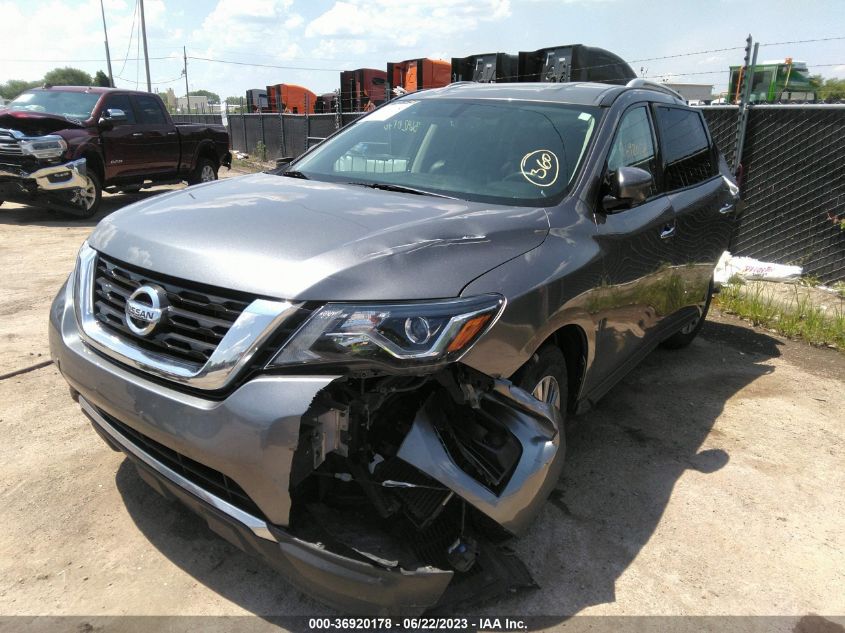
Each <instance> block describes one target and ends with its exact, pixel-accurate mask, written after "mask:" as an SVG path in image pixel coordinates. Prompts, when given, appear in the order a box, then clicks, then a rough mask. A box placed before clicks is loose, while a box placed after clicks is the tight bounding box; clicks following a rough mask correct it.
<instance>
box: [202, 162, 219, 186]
mask: <svg viewBox="0 0 845 633" xmlns="http://www.w3.org/2000/svg"><path fill="white" fill-rule="evenodd" d="M213 180H217V178H216V176H215V175H214V168H213V167H212V166H211V165H203V166H202V171H201V172H200V182H212V181H213Z"/></svg>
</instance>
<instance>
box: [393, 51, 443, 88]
mask: <svg viewBox="0 0 845 633" xmlns="http://www.w3.org/2000/svg"><path fill="white" fill-rule="evenodd" d="M387 81H388V85H387V90H388V94H389V93H390V92H391V91H392V90H393V89H394V88H403V89H404V90H406V91H407V92H414V91H415V90H423V89H424V88H442V87H443V86H448V85H449V84H450V83H452V64H451V63H449V62H447V61H444V60H442V59H409V60H406V61H404V62H395V63H394V62H388V64H387ZM391 96H394V95H391Z"/></svg>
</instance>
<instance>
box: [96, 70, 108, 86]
mask: <svg viewBox="0 0 845 633" xmlns="http://www.w3.org/2000/svg"><path fill="white" fill-rule="evenodd" d="M94 85H95V86H103V87H104V88H110V87H111V82H110V81H109V76H108V75H107V74H106V73H104V72H103V71H102V70H98V71H97V74H96V75H94Z"/></svg>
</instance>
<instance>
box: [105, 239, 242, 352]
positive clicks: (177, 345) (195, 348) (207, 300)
mask: <svg viewBox="0 0 845 633" xmlns="http://www.w3.org/2000/svg"><path fill="white" fill-rule="evenodd" d="M145 284H155V285H157V286H160V287H161V288H163V289H164V290H165V292H166V293H167V300H168V302H169V304H170V307H169V308H168V309H167V317H166V319H164V320H163V321H162V323H161V324H160V325H159V327H158V329H157V330H156V331H155V332H153V334H152V335H150V336H146V337H140V336H137V335H136V334H135V333H133V332H132V331H131V330H130V329H129V328H128V327H127V325H126V322H125V308H126V300H127V299H128V298H129V296H130V295H131V294H132V292H134V291H135V290H136V289H137V288H138V287H140V286H142V285H145ZM249 303H250V301H249V300H247V299H245V298H243V297H239V296H238V297H235V296H224V295H223V294H222V292H219V291H218V292H208V291H206V290H205V289H202V288H200V287H199V286H197V285H195V284H191V283H190V282H183V281H175V280H171V279H170V278H164V277H163V276H160V275H157V274H155V273H150V272H147V271H143V270H140V269H137V268H135V267H133V266H128V265H126V264H123V263H121V262H118V261H115V260H112V259H109V258H107V257H104V256H103V255H99V256H98V258H97V270H96V274H95V276H94V316H95V317H96V319H97V320H98V321H99V322H100V323H102V324H103V325H104V326H105V327H106V328H108V329H109V330H111V331H113V332H115V333H117V334H119V335H121V336H123V337H127V338H130V339H132V342H133V344H135V345H138V346H139V347H144V348H146V349H151V350H154V351H157V352H159V353H164V354H167V355H169V356H172V357H174V358H177V359H179V360H182V361H189V362H193V363H198V364H200V365H202V364H204V363H205V362H206V361H207V360H208V359H209V358H210V357H211V354H212V353H213V352H214V350H215V349H216V348H217V345H218V344H219V343H220V341H221V340H222V339H223V337H224V336H226V333H227V332H228V331H229V328H230V327H231V326H232V324H233V323H234V322H235V321H236V320H237V318H238V316H240V314H241V312H243V311H244V309H245V308H246V307H247V306H248V305H249Z"/></svg>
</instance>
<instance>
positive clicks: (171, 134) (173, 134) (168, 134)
mask: <svg viewBox="0 0 845 633" xmlns="http://www.w3.org/2000/svg"><path fill="white" fill-rule="evenodd" d="M167 136H176V130H173V131H171V132H168V133H167Z"/></svg>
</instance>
